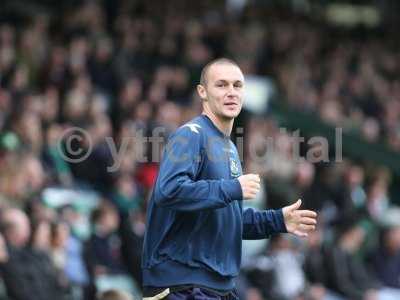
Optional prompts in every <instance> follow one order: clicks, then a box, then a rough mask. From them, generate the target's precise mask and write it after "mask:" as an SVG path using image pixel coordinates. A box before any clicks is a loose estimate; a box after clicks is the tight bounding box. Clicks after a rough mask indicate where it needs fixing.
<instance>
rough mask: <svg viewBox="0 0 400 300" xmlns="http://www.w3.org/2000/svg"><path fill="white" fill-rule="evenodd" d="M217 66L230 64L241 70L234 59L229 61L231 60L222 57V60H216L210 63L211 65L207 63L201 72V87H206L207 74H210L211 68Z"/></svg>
mask: <svg viewBox="0 0 400 300" xmlns="http://www.w3.org/2000/svg"><path fill="white" fill-rule="evenodd" d="M217 64H230V65H234V66H236V67H238V68H240V67H239V65H238V64H237V63H236V62H235V61H234V60H232V59H229V58H226V57H221V58H217V59H214V60H212V61H210V62H209V63H207V64H206V65H205V66H204V67H203V69H202V70H201V75H200V84H201V85H203V86H204V85H206V84H207V72H208V69H210V68H211V66H213V65H217Z"/></svg>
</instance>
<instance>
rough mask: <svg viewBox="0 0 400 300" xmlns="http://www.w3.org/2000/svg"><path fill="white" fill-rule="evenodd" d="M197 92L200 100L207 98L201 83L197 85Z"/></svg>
mask: <svg viewBox="0 0 400 300" xmlns="http://www.w3.org/2000/svg"><path fill="white" fill-rule="evenodd" d="M197 93H198V94H199V96H200V98H201V100H207V91H206V88H205V87H204V86H203V85H201V84H198V85H197Z"/></svg>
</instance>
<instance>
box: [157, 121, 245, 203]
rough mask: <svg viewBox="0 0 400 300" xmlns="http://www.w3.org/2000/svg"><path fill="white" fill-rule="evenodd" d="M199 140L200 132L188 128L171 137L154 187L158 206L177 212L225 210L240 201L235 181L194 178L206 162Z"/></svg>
mask: <svg viewBox="0 0 400 300" xmlns="http://www.w3.org/2000/svg"><path fill="white" fill-rule="evenodd" d="M201 138H202V136H201V133H200V132H196V131H193V130H192V129H191V128H189V127H183V128H180V129H179V130H178V131H177V132H176V133H175V134H174V135H173V136H172V137H171V138H170V140H169V142H168V144H167V146H166V149H165V151H164V155H163V161H162V163H161V167H160V172H159V177H158V179H157V183H156V187H155V193H156V197H155V202H156V204H157V205H160V206H163V207H167V208H170V209H173V210H179V211H196V210H207V209H216V208H221V207H225V206H227V205H228V204H229V203H230V202H232V201H234V200H241V199H242V189H241V186H240V183H239V181H238V180H237V179H219V180H197V179H196V177H197V175H198V173H199V171H200V168H201V165H202V162H203V160H204V159H206V157H205V156H206V153H205V150H204V149H202V145H201ZM210 151H212V150H210Z"/></svg>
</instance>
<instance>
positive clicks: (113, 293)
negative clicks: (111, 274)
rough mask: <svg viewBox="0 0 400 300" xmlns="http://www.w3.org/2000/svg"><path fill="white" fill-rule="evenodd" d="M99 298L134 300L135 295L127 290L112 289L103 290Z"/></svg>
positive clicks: (105, 299) (102, 299)
mask: <svg viewBox="0 0 400 300" xmlns="http://www.w3.org/2000/svg"><path fill="white" fill-rule="evenodd" d="M98 300H133V297H132V296H131V295H130V294H128V293H126V292H123V291H120V290H116V289H111V290H107V291H105V292H102V293H101V294H100V295H99V296H98Z"/></svg>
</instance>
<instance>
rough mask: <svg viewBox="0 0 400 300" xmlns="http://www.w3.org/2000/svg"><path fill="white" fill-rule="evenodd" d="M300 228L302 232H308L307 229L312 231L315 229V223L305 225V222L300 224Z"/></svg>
mask: <svg viewBox="0 0 400 300" xmlns="http://www.w3.org/2000/svg"><path fill="white" fill-rule="evenodd" d="M300 229H301V231H303V232H309V231H314V230H315V225H306V224H301V225H300Z"/></svg>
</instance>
